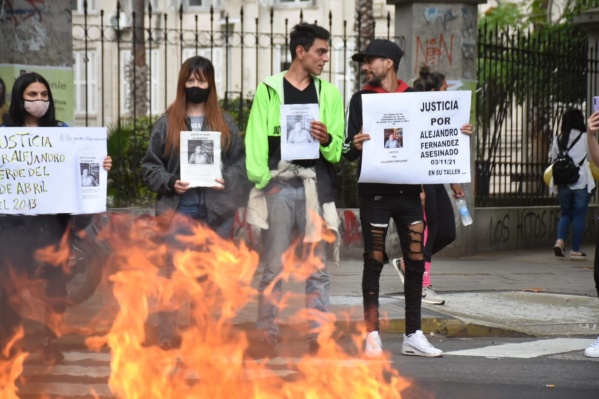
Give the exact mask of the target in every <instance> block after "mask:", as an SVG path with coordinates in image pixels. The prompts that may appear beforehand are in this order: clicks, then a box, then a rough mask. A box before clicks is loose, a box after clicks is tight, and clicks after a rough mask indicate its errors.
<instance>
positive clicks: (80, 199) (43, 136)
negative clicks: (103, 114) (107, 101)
mask: <svg viewBox="0 0 599 399" xmlns="http://www.w3.org/2000/svg"><path fill="white" fill-rule="evenodd" d="M106 143H107V132H106V128H68V127H52V128H32V127H19V128H0V213H5V214H23V215H37V214H54V213H71V214H80V213H97V212H104V211H106V188H107V177H108V174H107V173H106V171H105V170H104V169H103V168H102V162H103V160H104V158H105V157H106Z"/></svg>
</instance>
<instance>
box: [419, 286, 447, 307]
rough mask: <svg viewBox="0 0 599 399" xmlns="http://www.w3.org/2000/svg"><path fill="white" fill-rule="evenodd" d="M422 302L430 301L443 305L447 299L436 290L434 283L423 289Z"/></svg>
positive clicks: (433, 303)
mask: <svg viewBox="0 0 599 399" xmlns="http://www.w3.org/2000/svg"><path fill="white" fill-rule="evenodd" d="M422 302H424V303H430V304H431V305H443V304H444V303H445V299H444V298H443V297H442V296H439V294H437V293H436V292H435V290H434V289H433V286H432V285H429V286H428V287H424V288H423V289H422Z"/></svg>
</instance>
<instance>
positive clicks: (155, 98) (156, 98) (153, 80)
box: [120, 49, 164, 115]
mask: <svg viewBox="0 0 599 399" xmlns="http://www.w3.org/2000/svg"><path fill="white" fill-rule="evenodd" d="M159 54H160V53H159V51H158V49H154V50H151V51H150V50H146V65H147V66H148V67H150V65H151V69H150V70H149V73H150V74H151V75H150V76H149V77H148V93H147V94H148V101H149V102H150V107H151V108H150V111H151V112H152V114H153V115H156V114H159V113H162V112H164V103H163V101H160V90H159V88H160V56H159ZM150 57H151V58H150ZM132 59H133V54H132V53H131V51H130V50H122V51H121V65H120V75H121V113H123V114H127V113H129V88H130V81H129V78H128V76H129V74H130V73H133V72H132V71H131V70H130V69H131V61H132Z"/></svg>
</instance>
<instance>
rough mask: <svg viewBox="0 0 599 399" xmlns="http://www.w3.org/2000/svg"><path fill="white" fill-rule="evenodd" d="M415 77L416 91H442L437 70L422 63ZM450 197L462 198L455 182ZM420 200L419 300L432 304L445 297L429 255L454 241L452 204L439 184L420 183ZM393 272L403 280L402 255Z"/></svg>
mask: <svg viewBox="0 0 599 399" xmlns="http://www.w3.org/2000/svg"><path fill="white" fill-rule="evenodd" d="M418 75H419V76H418V79H416V80H415V81H414V84H413V87H414V89H415V90H416V91H446V90H447V80H446V79H445V76H444V75H443V74H442V73H440V72H432V71H431V70H430V68H429V67H428V66H427V65H422V66H421V67H420V70H419V72H418ZM460 130H461V132H462V133H464V134H468V135H471V134H472V125H471V124H466V125H464V126H462V127H461V128H460ZM450 187H451V190H452V191H453V196H454V198H461V197H464V196H465V194H464V191H463V190H462V187H461V186H460V185H459V184H457V183H452V184H450ZM422 189H423V191H422V193H421V200H422V202H423V206H424V217H425V220H426V228H425V231H424V237H425V238H424V260H425V262H424V276H423V277H422V301H423V302H425V303H429V304H432V305H443V304H444V303H445V299H444V298H443V297H441V296H440V295H438V294H437V292H436V291H435V290H434V289H433V286H432V284H431V275H430V271H431V262H432V256H433V255H434V254H436V253H437V252H439V251H440V250H442V249H443V248H445V247H446V246H448V245H449V244H451V243H452V242H454V241H455V238H456V228H455V216H454V213H453V206H452V204H451V201H450V199H449V196H448V195H447V190H446V189H445V185H443V184H425V185H423V186H422ZM391 264H392V265H393V268H394V269H395V271H397V274H399V277H400V278H401V280H402V281H403V280H404V279H405V271H404V270H405V267H404V265H403V259H402V258H396V259H393V261H392V262H391Z"/></svg>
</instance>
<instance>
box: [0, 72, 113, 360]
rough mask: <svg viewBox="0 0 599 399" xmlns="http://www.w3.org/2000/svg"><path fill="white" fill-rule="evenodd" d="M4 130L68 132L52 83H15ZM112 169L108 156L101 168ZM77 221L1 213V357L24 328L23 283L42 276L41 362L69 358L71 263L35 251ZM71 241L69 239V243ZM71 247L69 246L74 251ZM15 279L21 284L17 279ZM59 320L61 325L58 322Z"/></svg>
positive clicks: (24, 78)
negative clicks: (63, 342) (63, 330)
mask: <svg viewBox="0 0 599 399" xmlns="http://www.w3.org/2000/svg"><path fill="white" fill-rule="evenodd" d="M3 127H35V128H38V127H39V128H43V127H68V126H67V125H66V124H65V123H64V122H61V121H59V120H57V119H56V111H55V106H54V99H53V97H52V91H51V90H50V84H49V83H48V82H47V81H46V79H45V78H44V77H43V76H42V75H40V74H38V73H35V72H30V73H25V74H22V75H21V76H19V77H18V78H17V80H15V83H14V85H13V89H12V100H11V103H10V108H9V112H8V118H7V122H6V124H5V125H4V126H3ZM102 166H103V167H104V169H105V170H107V171H109V170H110V168H111V167H112V159H111V158H110V157H109V156H107V157H106V158H105V159H104V162H103V164H102ZM72 224H73V220H72V216H71V215H68V214H58V215H35V216H33V215H32V216H29V215H27V216H26V215H3V214H0V349H1V350H2V353H5V352H4V350H5V348H6V345H7V344H8V343H9V341H10V340H11V339H12V338H13V336H14V334H15V333H16V331H17V329H18V327H19V326H20V324H21V315H20V307H21V306H20V300H19V295H20V292H18V291H17V289H18V288H19V285H18V284H17V283H16V281H18V279H22V278H25V279H29V278H32V277H34V276H35V275H36V274H38V273H39V274H40V275H41V276H43V278H44V279H45V280H46V282H47V284H46V297H47V298H44V303H45V304H46V323H45V324H46V327H45V336H44V342H43V346H42V360H43V361H44V362H45V363H47V364H52V365H53V364H56V363H59V362H61V361H62V360H63V359H64V355H63V354H62V352H61V350H60V348H59V346H58V343H57V336H58V329H59V328H60V323H61V321H62V318H63V317H64V313H65V311H66V305H67V287H66V280H67V278H66V276H65V272H64V270H66V267H67V265H66V264H58V265H50V264H46V263H45V262H43V261H41V260H39V259H37V258H36V251H37V250H39V249H41V248H44V247H47V246H54V247H58V246H59V245H60V243H61V240H62V238H63V236H64V235H65V234H69V235H70V234H71V233H72V232H73V231H72V230H73V226H72ZM69 242H70V240H69ZM69 247H70V246H69ZM15 279H16V280H15ZM56 320H58V322H56Z"/></svg>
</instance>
